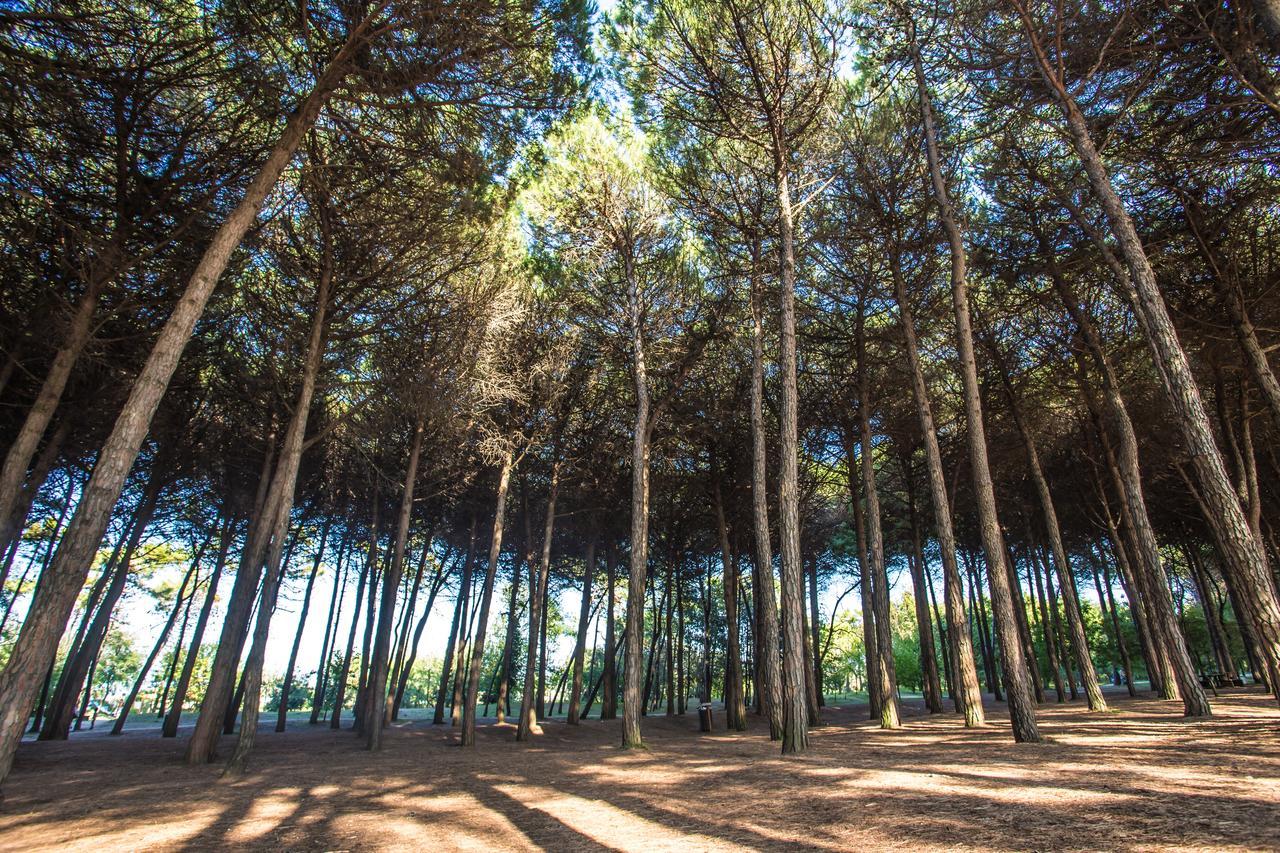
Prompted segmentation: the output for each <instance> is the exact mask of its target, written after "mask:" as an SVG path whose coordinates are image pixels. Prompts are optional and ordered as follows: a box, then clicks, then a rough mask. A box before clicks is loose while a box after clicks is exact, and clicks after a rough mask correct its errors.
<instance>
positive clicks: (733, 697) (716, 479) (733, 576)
mask: <svg viewBox="0 0 1280 853" xmlns="http://www.w3.org/2000/svg"><path fill="white" fill-rule="evenodd" d="M713 468H714V470H713V473H712V487H711V488H712V492H711V495H712V503H713V507H714V509H715V517H716V537H717V540H718V541H719V544H720V564H721V566H723V568H724V580H723V583H722V584H721V585H722V586H723V588H724V624H725V659H724V717H725V725H726V726H727V727H728V728H729V729H730V730H731V731H738V732H745V731H746V730H747V708H746V705H745V704H744V703H743V698H742V651H741V649H739V648H738V638H739V633H738V566H737V560H735V559H734V555H733V554H731V553H730V551H729V527H728V525H727V524H726V523H725V520H724V501H723V498H722V496H721V493H720V469H719V468H718V467H715V466H713Z"/></svg>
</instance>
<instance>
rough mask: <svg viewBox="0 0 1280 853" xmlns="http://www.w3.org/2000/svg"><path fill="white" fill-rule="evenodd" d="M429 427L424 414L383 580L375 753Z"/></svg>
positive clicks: (372, 714) (373, 686) (372, 705)
mask: <svg viewBox="0 0 1280 853" xmlns="http://www.w3.org/2000/svg"><path fill="white" fill-rule="evenodd" d="M425 426H426V420H425V416H424V415H422V414H421V413H420V414H419V415H418V417H417V420H416V421H415V422H414V425H413V439H412V441H411V445H410V448H409V464H408V466H407V468H406V470H405V475H404V485H403V486H402V487H401V498H400V515H399V518H397V519H396V538H395V548H394V550H393V551H392V554H391V565H390V566H388V568H387V571H386V573H385V576H384V577H383V579H382V602H381V604H380V605H379V607H378V628H377V636H376V638H375V642H374V647H373V664H372V672H371V674H370V676H369V687H368V703H369V704H368V708H369V714H368V717H367V718H366V719H365V745H366V746H367V747H368V748H369V749H370V750H372V751H374V752H377V751H378V750H379V749H381V748H382V729H383V726H384V725H385V723H386V720H385V718H386V710H387V703H388V699H387V679H388V677H389V667H390V664H391V660H390V658H391V630H392V628H393V627H394V626H395V616H396V593H397V591H398V589H399V587H400V577H401V575H402V574H403V573H404V551H405V545H406V543H408V541H409V522H410V519H411V517H412V515H413V491H414V486H415V485H416V483H417V481H418V460H419V459H420V458H421V456H422V437H423V432H424V431H425ZM428 547H429V543H428Z"/></svg>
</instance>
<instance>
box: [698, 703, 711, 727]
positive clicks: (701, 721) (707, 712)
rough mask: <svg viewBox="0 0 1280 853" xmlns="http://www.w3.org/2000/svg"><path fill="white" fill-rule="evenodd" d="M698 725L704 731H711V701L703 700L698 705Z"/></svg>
mask: <svg viewBox="0 0 1280 853" xmlns="http://www.w3.org/2000/svg"><path fill="white" fill-rule="evenodd" d="M698 726H699V728H701V729H702V731H704V732H709V731H711V703H710V702H703V703H702V704H701V705H699V706H698Z"/></svg>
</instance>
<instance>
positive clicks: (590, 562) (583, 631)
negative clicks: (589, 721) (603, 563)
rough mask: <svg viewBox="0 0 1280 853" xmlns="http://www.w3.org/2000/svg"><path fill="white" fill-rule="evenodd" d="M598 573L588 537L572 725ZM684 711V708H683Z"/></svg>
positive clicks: (575, 654) (592, 540)
mask: <svg viewBox="0 0 1280 853" xmlns="http://www.w3.org/2000/svg"><path fill="white" fill-rule="evenodd" d="M595 574H596V540H595V537H594V536H591V537H590V538H589V539H587V551H586V554H585V555H584V557H583V560H582V602H581V604H580V606H579V607H578V631H577V634H578V635H577V637H576V638H575V640H574V644H573V686H572V687H571V688H570V690H569V717H568V723H569V725H571V726H576V725H578V719H579V718H578V708H579V707H580V705H579V702H580V699H581V697H582V669H583V663H584V661H583V658H584V657H585V655H586V649H587V628H588V627H589V622H590V616H591V584H592V582H593V581H594V580H595ZM681 710H682V711H683V708H682V709H681Z"/></svg>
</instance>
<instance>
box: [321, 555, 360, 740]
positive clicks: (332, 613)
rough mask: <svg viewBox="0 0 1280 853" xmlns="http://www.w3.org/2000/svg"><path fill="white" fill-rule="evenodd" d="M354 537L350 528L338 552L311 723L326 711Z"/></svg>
mask: <svg viewBox="0 0 1280 853" xmlns="http://www.w3.org/2000/svg"><path fill="white" fill-rule="evenodd" d="M353 538H354V537H353V536H352V535H351V533H350V530H348V531H347V532H346V533H345V534H344V535H343V542H342V547H341V550H339V552H338V563H337V565H336V566H335V567H334V573H333V589H332V590H331V591H330V593H329V615H328V617H326V619H325V623H324V640H323V641H322V642H321V643H320V660H319V662H318V663H317V664H316V686H315V689H314V690H313V691H312V692H311V721H310V724H311V725H313V726H314V725H316V724H317V723H319V722H320V715H321V714H323V713H324V701H325V696H326V694H327V693H328V690H329V670H330V666H329V663H330V661H331V660H332V659H333V650H334V646H335V645H336V643H337V641H338V621H339V620H340V619H341V618H342V602H343V599H344V598H345V597H346V585H347V572H348V563H347V559H348V558H349V557H350V556H351V540H352V539H353Z"/></svg>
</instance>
